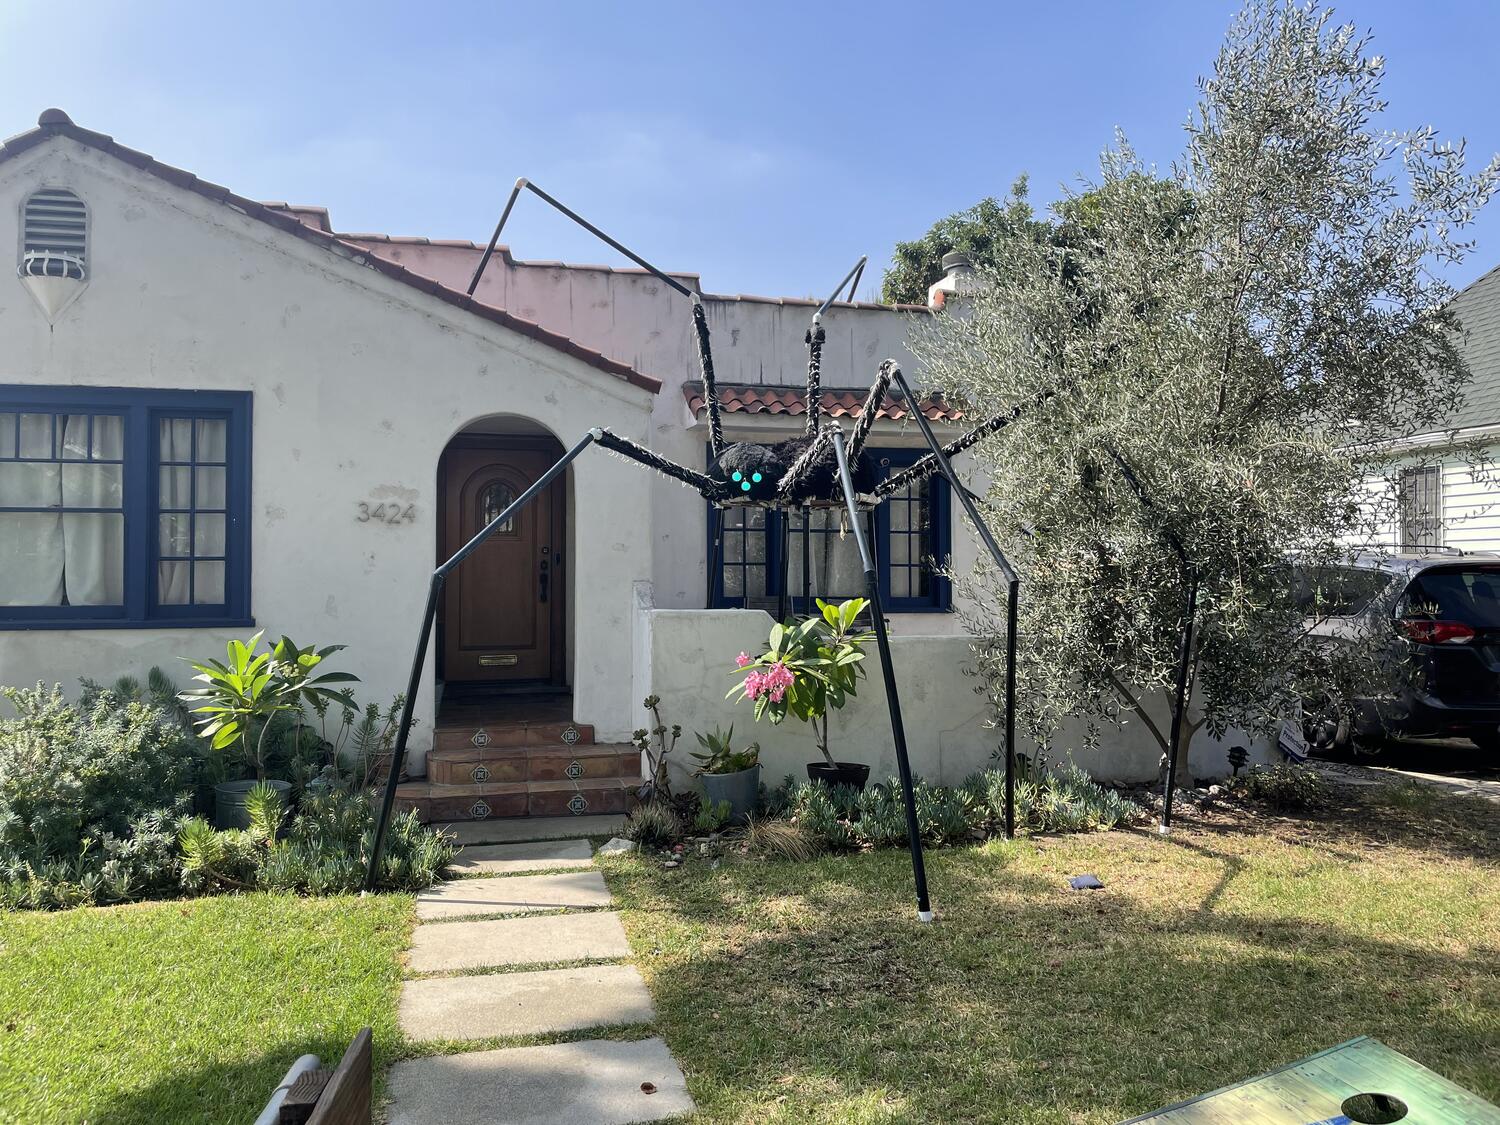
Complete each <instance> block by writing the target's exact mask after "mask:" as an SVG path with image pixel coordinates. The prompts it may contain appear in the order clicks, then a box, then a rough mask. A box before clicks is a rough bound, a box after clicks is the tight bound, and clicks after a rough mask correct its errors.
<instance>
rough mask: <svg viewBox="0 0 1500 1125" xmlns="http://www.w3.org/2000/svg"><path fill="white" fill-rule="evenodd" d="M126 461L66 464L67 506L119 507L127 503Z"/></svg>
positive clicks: (64, 484)
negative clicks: (109, 463)
mask: <svg viewBox="0 0 1500 1125" xmlns="http://www.w3.org/2000/svg"><path fill="white" fill-rule="evenodd" d="M124 482H125V466H124V465H64V466H63V467H62V502H63V507H65V508H118V507H121V506H122V504H123V503H124V495H125V491H124Z"/></svg>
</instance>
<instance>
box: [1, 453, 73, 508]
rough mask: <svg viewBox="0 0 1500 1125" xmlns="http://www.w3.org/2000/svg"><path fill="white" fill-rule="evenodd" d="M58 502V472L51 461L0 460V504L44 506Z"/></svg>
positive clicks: (58, 469)
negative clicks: (1, 461)
mask: <svg viewBox="0 0 1500 1125" xmlns="http://www.w3.org/2000/svg"><path fill="white" fill-rule="evenodd" d="M61 506H62V473H61V471H60V466H58V465H57V464H56V463H55V462H52V463H49V462H46V461H41V462H30V463H28V462H25V461H10V462H5V463H0V507H6V508H48V509H55V508H59V507H61Z"/></svg>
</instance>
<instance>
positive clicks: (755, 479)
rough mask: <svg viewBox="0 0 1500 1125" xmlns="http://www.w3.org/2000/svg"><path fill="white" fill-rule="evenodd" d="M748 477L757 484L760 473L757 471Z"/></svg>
mask: <svg viewBox="0 0 1500 1125" xmlns="http://www.w3.org/2000/svg"><path fill="white" fill-rule="evenodd" d="M750 479H751V480H753V481H754V482H755V483H756V484H759V483H760V474H759V473H756V474H755V475H754V476H752V477H751V478H750Z"/></svg>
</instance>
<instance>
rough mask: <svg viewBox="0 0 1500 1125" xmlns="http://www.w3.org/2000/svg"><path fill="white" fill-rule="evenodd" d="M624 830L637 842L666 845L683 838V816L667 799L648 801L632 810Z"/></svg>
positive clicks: (647, 844) (628, 838)
mask: <svg viewBox="0 0 1500 1125" xmlns="http://www.w3.org/2000/svg"><path fill="white" fill-rule="evenodd" d="M623 831H624V833H625V838H626V839H627V840H634V841H635V842H636V843H637V844H643V845H645V846H647V847H658V848H659V847H665V846H667V845H669V844H673V843H676V842H677V841H678V840H679V839H681V838H682V818H681V817H680V816H678V815H677V811H676V810H675V809H673V808H672V806H671V805H669V804H667V803H666V802H665V801H647V802H646V803H645V804H643V805H638V806H636V807H635V808H634V809H632V810H631V811H630V815H629V816H627V817H626V818H625V828H624V829H623Z"/></svg>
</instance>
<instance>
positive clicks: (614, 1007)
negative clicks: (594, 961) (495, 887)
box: [400, 923, 656, 1039]
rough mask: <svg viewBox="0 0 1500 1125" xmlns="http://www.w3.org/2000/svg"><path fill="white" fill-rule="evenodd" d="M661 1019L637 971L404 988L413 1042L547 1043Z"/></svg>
mask: <svg viewBox="0 0 1500 1125" xmlns="http://www.w3.org/2000/svg"><path fill="white" fill-rule="evenodd" d="M461 924H462V923H455V925H461ZM655 1018H656V1011H655V1009H654V1008H652V1006H651V994H650V993H649V992H647V991H646V982H645V981H643V980H642V979H641V974H640V973H638V972H636V970H635V967H634V966H633V965H590V966H587V967H585V968H580V969H544V970H541V971H533V972H517V973H490V974H488V975H486V976H477V977H429V978H427V979H425V980H409V981H407V982H406V983H405V984H404V985H402V987H401V1009H400V1019H401V1030H402V1031H404V1032H406V1034H407V1035H408V1036H409V1037H410V1038H412V1039H492V1038H497V1037H499V1036H502V1035H543V1034H549V1033H552V1032H557V1031H578V1030H580V1029H581V1028H585V1027H609V1026H612V1025H615V1024H632V1023H650V1022H651V1021H652V1020H653V1019H655Z"/></svg>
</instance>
